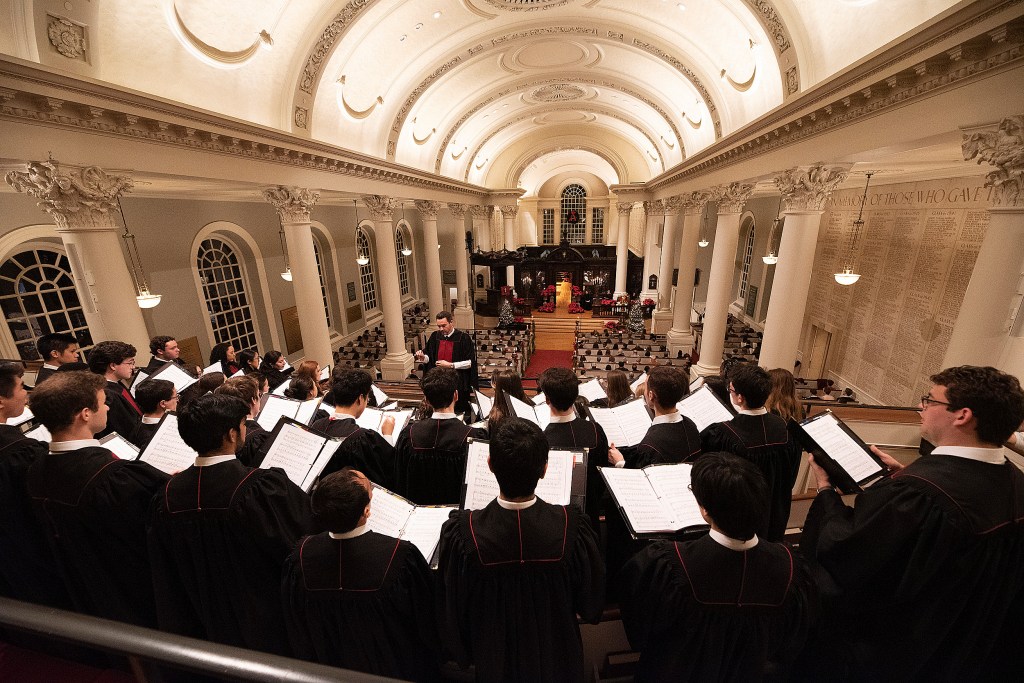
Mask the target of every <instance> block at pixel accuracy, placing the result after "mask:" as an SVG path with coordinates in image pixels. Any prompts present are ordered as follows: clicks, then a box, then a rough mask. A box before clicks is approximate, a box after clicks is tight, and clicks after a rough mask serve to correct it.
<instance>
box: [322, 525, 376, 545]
mask: <svg viewBox="0 0 1024 683" xmlns="http://www.w3.org/2000/svg"><path fill="white" fill-rule="evenodd" d="M369 530H370V525H369V524H363V525H362V526H357V527H356V528H355V529H353V530H352V531H346V532H345V533H343V534H336V533H334V532H333V531H328V532H327V535H328V536H330V537H331V538H333V539H334V540H335V541H344V540H345V539H347V538H355V537H356V536H362V535H363V534H365V533H366V532H367V531H369Z"/></svg>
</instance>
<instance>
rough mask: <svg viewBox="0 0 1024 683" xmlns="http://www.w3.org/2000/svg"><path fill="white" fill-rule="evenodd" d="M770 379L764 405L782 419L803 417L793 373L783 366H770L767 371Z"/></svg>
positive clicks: (797, 419)
mask: <svg viewBox="0 0 1024 683" xmlns="http://www.w3.org/2000/svg"><path fill="white" fill-rule="evenodd" d="M768 376H769V377H770V378H771V380H772V390H771V393H769V394H768V398H767V399H765V402H764V407H765V408H767V409H768V410H769V411H770V412H773V413H775V414H776V415H778V416H779V417H781V418H782V419H783V420H786V421H789V420H795V421H797V422H799V421H800V420H802V419H804V409H803V406H802V405H801V404H800V399H799V398H798V397H797V395H796V382H795V380H794V378H793V373H792V372H790V371H789V370H784V369H783V368H772V369H771V370H769V371H768Z"/></svg>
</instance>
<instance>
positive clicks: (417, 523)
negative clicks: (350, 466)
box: [375, 496, 459, 562]
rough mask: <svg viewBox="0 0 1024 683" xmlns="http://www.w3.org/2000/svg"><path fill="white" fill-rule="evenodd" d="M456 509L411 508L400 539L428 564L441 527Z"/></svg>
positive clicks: (447, 506)
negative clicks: (421, 554)
mask: <svg viewBox="0 0 1024 683" xmlns="http://www.w3.org/2000/svg"><path fill="white" fill-rule="evenodd" d="M375 497H376V496H375ZM458 509H459V508H458V506H456V505H446V506H439V507H433V506H429V505H424V506H419V507H415V508H413V510H412V514H410V515H409V520H408V521H407V522H406V523H405V529H403V530H402V536H401V538H404V539H405V540H407V541H409V542H410V543H412V544H413V545H414V546H416V548H417V549H418V550H419V551H420V552H421V553H423V559H425V560H426V561H427V562H430V558H431V557H433V555H434V549H435V548H437V544H438V542H439V541H440V540H441V527H442V526H444V523H445V522H447V521H448V516H449V515H451V513H452V510H458Z"/></svg>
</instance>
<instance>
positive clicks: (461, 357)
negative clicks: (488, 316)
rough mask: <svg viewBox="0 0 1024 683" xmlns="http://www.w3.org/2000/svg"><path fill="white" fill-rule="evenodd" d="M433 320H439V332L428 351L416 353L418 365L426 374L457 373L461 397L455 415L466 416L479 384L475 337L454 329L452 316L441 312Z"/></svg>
mask: <svg viewBox="0 0 1024 683" xmlns="http://www.w3.org/2000/svg"><path fill="white" fill-rule="evenodd" d="M434 317H435V319H436V320H437V332H434V333H432V334H431V335H430V338H429V339H428V340H427V345H426V348H424V349H422V350H420V351H417V352H416V355H415V358H416V362H417V363H422V364H423V372H424V373H427V372H430V371H431V370H433V369H434V368H435V367H441V368H452V369H454V370H456V371H457V372H456V374H457V375H458V380H459V384H458V391H459V397H458V401H457V402H456V403H455V412H456V413H462V414H465V413H467V412H468V411H469V397H470V390H476V388H477V385H478V384H479V377H478V375H477V369H476V346H475V344H474V343H473V338H472V337H470V336H469V335H468V334H466V333H465V332H463V331H462V330H456V329H455V323H453V322H452V314H451V313H450V312H448V311H441V312H440V313H438V314H437V315H436V316H434Z"/></svg>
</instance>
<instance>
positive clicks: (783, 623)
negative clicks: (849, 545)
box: [620, 536, 824, 682]
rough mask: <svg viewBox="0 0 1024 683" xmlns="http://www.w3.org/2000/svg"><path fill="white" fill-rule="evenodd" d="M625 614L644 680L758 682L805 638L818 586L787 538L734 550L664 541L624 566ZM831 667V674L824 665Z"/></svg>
mask: <svg viewBox="0 0 1024 683" xmlns="http://www.w3.org/2000/svg"><path fill="white" fill-rule="evenodd" d="M620 583H621V584H622V585H621V589H620V594H621V595H622V603H621V607H622V621H623V626H625V629H626V635H627V636H628V637H629V642H630V644H631V645H632V647H633V649H634V650H638V651H639V652H640V653H641V654H640V663H639V665H638V667H637V672H636V680H637V681H638V682H639V681H684V680H685V681H756V680H760V679H761V678H763V677H764V674H765V671H766V665H769V664H771V665H772V666H773V670H774V671H776V672H778V673H780V674H781V673H782V672H784V671H785V668H786V666H785V665H786V664H788V663H789V662H792V660H793V659H795V657H796V655H797V654H798V653H799V652H800V649H801V647H802V646H803V644H804V642H805V641H806V639H807V634H808V630H809V628H810V626H811V624H812V623H813V620H814V618H815V616H816V613H817V602H818V601H817V591H816V588H815V587H814V583H813V581H812V580H811V575H810V572H809V571H808V570H807V569H806V567H805V565H804V563H803V561H802V560H801V559H800V558H799V557H798V556H795V555H794V553H793V551H791V550H790V549H789V548H787V547H786V546H784V545H782V544H780V543H769V542H767V541H764V540H759V541H758V543H757V545H755V546H754V547H753V548H750V549H748V550H731V549H729V548H726V547H724V546H722V545H720V544H719V543H717V542H716V541H715V540H714V539H712V538H711V537H710V536H703V537H702V538H700V539H697V540H695V541H689V542H686V543H679V542H672V541H658V542H656V543H653V544H651V545H649V546H647V547H646V548H644V549H643V550H642V551H640V552H639V553H638V554H637V555H636V556H635V557H634V558H633V559H632V560H630V561H629V563H627V564H626V566H625V567H624V568H623V570H622V574H621V579H620ZM822 673H824V672H822Z"/></svg>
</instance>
